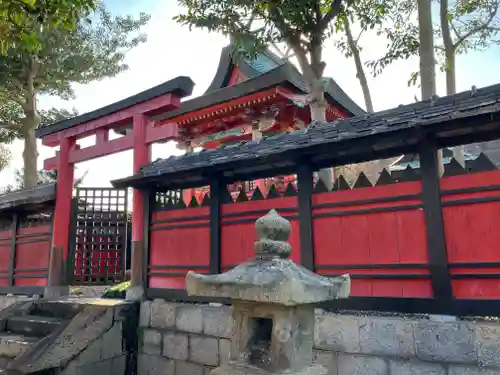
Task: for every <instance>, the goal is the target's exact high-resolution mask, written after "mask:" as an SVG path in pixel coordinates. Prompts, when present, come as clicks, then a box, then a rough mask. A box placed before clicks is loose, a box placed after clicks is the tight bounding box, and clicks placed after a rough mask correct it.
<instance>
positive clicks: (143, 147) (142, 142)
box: [127, 114, 151, 300]
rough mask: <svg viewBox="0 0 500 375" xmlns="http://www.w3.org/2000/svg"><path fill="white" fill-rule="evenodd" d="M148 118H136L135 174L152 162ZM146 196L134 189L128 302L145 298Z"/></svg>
mask: <svg viewBox="0 0 500 375" xmlns="http://www.w3.org/2000/svg"><path fill="white" fill-rule="evenodd" d="M147 126H148V117H147V116H146V115H143V114H139V115H135V116H134V124H133V130H132V136H133V143H134V174H135V173H138V172H139V170H140V168H141V167H142V166H143V165H145V164H148V163H150V162H151V146H150V145H149V144H147V143H146V130H147ZM144 259H145V249H144V194H143V193H142V191H140V190H136V189H134V191H133V202H132V265H131V268H132V269H131V277H130V279H131V280H130V281H131V287H130V288H129V289H128V290H127V299H128V300H139V299H142V298H143V297H144V278H145V276H144V275H143V271H144Z"/></svg>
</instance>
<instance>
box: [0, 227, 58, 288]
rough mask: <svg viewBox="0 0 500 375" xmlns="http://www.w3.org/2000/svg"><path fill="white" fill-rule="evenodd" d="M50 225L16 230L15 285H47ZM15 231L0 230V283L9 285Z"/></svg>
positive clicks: (0, 284)
mask: <svg viewBox="0 0 500 375" xmlns="http://www.w3.org/2000/svg"><path fill="white" fill-rule="evenodd" d="M50 231H51V227H50V225H37V226H34V227H29V228H19V229H18V231H17V233H16V239H15V241H16V245H15V262H14V275H15V276H14V285H13V286H41V287H44V286H46V285H47V279H48V273H49V254H50V235H51V232H50ZM12 235H13V233H12V231H0V286H9V280H10V260H11V249H12V242H13V241H12Z"/></svg>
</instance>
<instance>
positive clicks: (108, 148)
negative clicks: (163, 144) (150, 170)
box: [43, 115, 178, 170]
mask: <svg viewBox="0 0 500 375" xmlns="http://www.w3.org/2000/svg"><path fill="white" fill-rule="evenodd" d="M139 116H140V115H139ZM132 133H133V132H132ZM177 135H178V134H177V126H176V125H174V124H170V125H163V126H160V127H153V123H152V122H150V123H149V124H147V127H146V129H145V136H144V138H145V139H144V143H145V144H148V145H149V144H151V143H153V142H155V141H159V140H167V139H173V138H175V137H177ZM133 147H134V136H133V134H130V135H126V136H123V137H120V138H116V139H112V140H107V141H106V140H105V138H102V140H101V141H99V142H97V141H96V144H95V145H94V146H89V147H85V148H76V149H74V150H73V151H72V152H71V154H70V157H69V161H70V163H75V164H76V163H80V162H83V161H88V160H93V159H97V158H100V157H103V156H107V155H112V154H116V153H118V152H122V151H127V150H130V149H132V148H133ZM58 157H59V152H57V153H56V156H55V157H52V158H48V159H45V160H44V162H43V168H44V169H45V170H53V169H56V168H57V160H58Z"/></svg>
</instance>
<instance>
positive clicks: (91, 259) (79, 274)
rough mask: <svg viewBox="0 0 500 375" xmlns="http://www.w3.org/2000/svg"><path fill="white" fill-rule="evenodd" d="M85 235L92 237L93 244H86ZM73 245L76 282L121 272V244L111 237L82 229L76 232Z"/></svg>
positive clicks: (88, 280)
mask: <svg viewBox="0 0 500 375" xmlns="http://www.w3.org/2000/svg"><path fill="white" fill-rule="evenodd" d="M89 229H91V228H90V227H89ZM89 232H91V231H90V230H89ZM87 236H92V237H93V241H92V242H93V245H86V241H85V239H86V237H87ZM75 246H76V249H75V263H74V280H75V282H76V283H77V284H79V283H81V284H86V283H89V282H90V281H91V280H92V279H96V278H110V277H113V276H115V275H120V274H121V271H122V264H121V252H120V251H119V250H120V247H121V246H120V244H117V243H116V241H115V239H114V238H113V237H110V236H102V237H100V236H95V235H92V234H91V233H85V231H82V232H81V233H77V240H76V245H75Z"/></svg>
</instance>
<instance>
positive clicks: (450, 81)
mask: <svg viewBox="0 0 500 375" xmlns="http://www.w3.org/2000/svg"><path fill="white" fill-rule="evenodd" d="M439 5H440V21H441V33H442V35H443V45H444V56H445V72H446V95H453V94H456V92H457V83H456V79H455V78H456V73H455V72H456V70H455V68H456V66H455V45H454V43H453V39H452V38H451V30H450V22H449V20H448V0H441V1H440V4H439ZM464 154H465V150H464V146H455V147H453V157H454V158H455V160H456V161H458V162H459V163H460V165H461V166H462V167H465V155H464Z"/></svg>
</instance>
